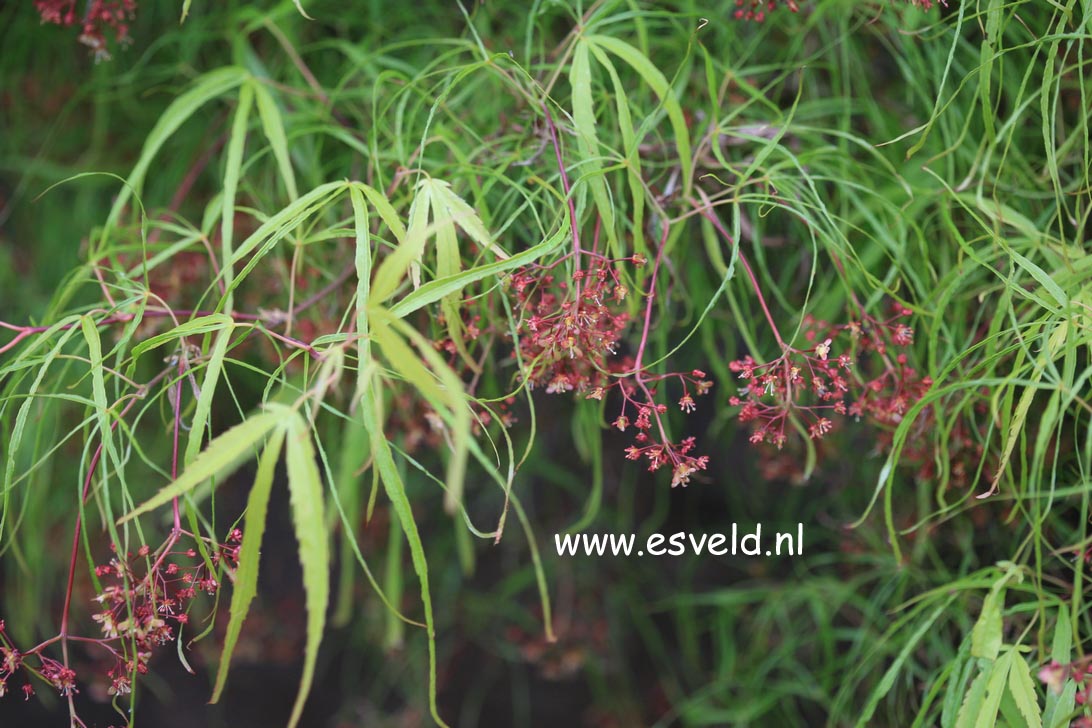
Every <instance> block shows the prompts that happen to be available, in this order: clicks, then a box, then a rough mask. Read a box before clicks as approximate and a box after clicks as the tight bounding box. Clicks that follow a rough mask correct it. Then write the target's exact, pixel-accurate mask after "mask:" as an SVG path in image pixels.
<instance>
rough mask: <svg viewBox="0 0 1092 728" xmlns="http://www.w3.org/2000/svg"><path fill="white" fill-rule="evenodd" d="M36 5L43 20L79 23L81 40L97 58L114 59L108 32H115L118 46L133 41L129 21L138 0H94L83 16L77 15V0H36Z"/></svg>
mask: <svg viewBox="0 0 1092 728" xmlns="http://www.w3.org/2000/svg"><path fill="white" fill-rule="evenodd" d="M34 7H35V9H36V10H37V11H38V14H39V15H40V16H42V22H43V23H55V24H56V25H63V26H65V27H69V26H73V25H76V24H79V26H80V42H81V43H83V44H84V45H86V46H87V47H89V48H90V49H91V52H92V53H94V55H95V60H96V61H103V60H107V59H108V58H110V52H109V51H108V50H107V48H106V46H107V41H106V34H107V32H112V34H113V36H114V42H115V43H117V44H118V45H126V44H127V43H128V42H129V40H130V38H129V21H130V20H132V18H133V15H134V14H135V13H136V1H135V0H90V1H89V2H88V4H87V9H86V10H85V11H84V13H83V16H82V17H79V16H77V14H76V0H34Z"/></svg>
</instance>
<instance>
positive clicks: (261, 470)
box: [209, 427, 284, 703]
mask: <svg viewBox="0 0 1092 728" xmlns="http://www.w3.org/2000/svg"><path fill="white" fill-rule="evenodd" d="M283 443H284V429H283V428H280V427H278V428H277V429H275V430H274V432H273V436H272V437H271V438H270V439H269V442H268V443H267V444H266V446H265V450H263V451H262V457H261V459H260V460H259V461H258V472H257V474H256V475H255V476H254V486H253V487H252V488H251V489H250V495H249V496H248V497H247V501H246V517H245V519H244V521H243V542H242V544H241V545H240V546H239V560H238V563H239V566H238V568H236V569H235V584H234V588H233V589H232V592H231V616H230V619H229V620H228V626H227V632H226V633H225V634H224V648H223V650H222V651H221V653H220V666H219V668H218V669H217V671H216V682H215V684H214V686H213V689H212V698H210V699H209V702H210V703H216V702H219V700H220V695H221V693H222V692H223V689H224V685H225V683H226V682H227V676H228V669H229V668H230V667H231V655H232V653H233V652H234V651H235V645H236V643H237V642H238V641H239V634H240V633H241V631H242V628H243V622H245V621H246V616H247V613H248V612H249V611H250V603H251V602H252V601H253V600H254V597H255V596H256V595H257V594H258V562H259V559H260V557H261V548H262V535H263V534H264V533H265V518H266V513H267V512H268V509H269V494H270V492H271V491H272V489H273V474H274V472H275V470H276V467H277V461H278V460H279V459H280V456H281V445H282V444H283Z"/></svg>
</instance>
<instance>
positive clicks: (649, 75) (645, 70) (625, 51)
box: [588, 35, 694, 197]
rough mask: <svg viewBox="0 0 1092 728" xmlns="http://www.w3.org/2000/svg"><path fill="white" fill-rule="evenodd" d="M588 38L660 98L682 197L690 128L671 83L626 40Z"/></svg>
mask: <svg viewBox="0 0 1092 728" xmlns="http://www.w3.org/2000/svg"><path fill="white" fill-rule="evenodd" d="M588 41H589V42H591V43H594V44H595V45H597V46H599V47H600V48H605V49H606V50H607V51H609V52H610V53H613V54H614V55H616V56H618V57H619V58H621V59H622V60H623V61H625V62H626V63H628V64H629V65H630V66H631V67H632V68H633V70H635V71H637V73H638V74H640V76H641V78H643V79H644V81H645V83H647V84H648V85H649V86H651V87H652V90H653V91H655V92H656V95H657V96H659V97H660V102H661V103H662V104H663V107H664V110H665V111H666V112H667V118H668V120H669V121H670V122H671V130H672V132H673V133H674V134H675V151H676V153H677V154H678V157H679V168H680V170H681V171H682V178H683V190H682V194H683V196H684V197H687V196H689V194H690V185H691V182H692V177H693V173H692V170H693V166H694V165H693V161H692V160H691V158H690V131H689V129H688V128H687V126H686V117H685V116H684V115H683V111H682V106H680V105H679V100H678V99H677V98H676V97H675V91H674V89H672V88H671V84H670V83H668V81H667V78H666V77H665V76H664V75H663V73H661V72H660V69H658V68H656V66H655V64H653V63H652V61H650V60H649V59H648V57H647V56H645V55H644V54H643V53H641V51H639V50H637V49H636V48H634V47H633V46H632V45H630V44H629V43H626V42H625V41H623V40H619V39H618V38H612V37H610V36H605V35H594V36H590V37H589V38H588Z"/></svg>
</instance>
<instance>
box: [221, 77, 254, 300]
mask: <svg viewBox="0 0 1092 728" xmlns="http://www.w3.org/2000/svg"><path fill="white" fill-rule="evenodd" d="M253 104H254V83H253V82H250V83H244V84H243V86H242V88H240V89H239V105H238V106H237V107H236V109H235V118H234V119H233V120H232V123H231V135H230V136H229V137H228V144H227V160H226V162H225V165H224V189H223V192H222V193H221V200H222V205H221V206H222V213H221V216H220V248H221V259H222V261H223V262H222V263H221V271H220V275H221V276H223V279H224V283H225V284H226V285H227V293H226V294H225V295H224V304H223V306H224V308H225V309H227V310H228V311H230V310H231V305H232V293H233V290H234V289H233V286H232V285H231V283H232V281H233V279H234V277H235V268H234V265H235V261H234V256H233V251H234V248H233V244H234V239H235V193H236V191H237V190H238V188H239V175H240V174H241V173H242V168H243V150H244V148H245V147H246V128H247V123H248V122H249V120H250V107H251V106H253Z"/></svg>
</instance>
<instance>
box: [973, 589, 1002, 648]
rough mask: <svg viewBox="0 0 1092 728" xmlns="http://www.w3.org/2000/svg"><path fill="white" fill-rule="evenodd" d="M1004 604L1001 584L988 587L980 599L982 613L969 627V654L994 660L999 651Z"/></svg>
mask: <svg viewBox="0 0 1092 728" xmlns="http://www.w3.org/2000/svg"><path fill="white" fill-rule="evenodd" d="M1004 606H1005V589H1004V586H1003V584H1001V585H998V586H995V587H994V588H993V589H990V592H989V594H987V595H986V598H985V599H984V600H983V601H982V613H981V614H979V615H978V621H976V622H975V623H974V627H973V628H972V629H971V655H972V656H974V657H981V658H984V659H987V660H996V659H997V655H998V653H1000V652H1001V627H1002V625H1001V610H1002V609H1003V608H1004Z"/></svg>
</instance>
